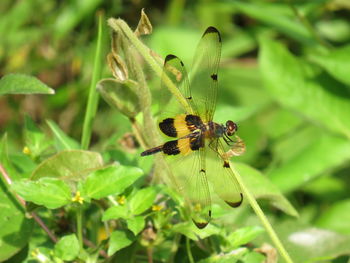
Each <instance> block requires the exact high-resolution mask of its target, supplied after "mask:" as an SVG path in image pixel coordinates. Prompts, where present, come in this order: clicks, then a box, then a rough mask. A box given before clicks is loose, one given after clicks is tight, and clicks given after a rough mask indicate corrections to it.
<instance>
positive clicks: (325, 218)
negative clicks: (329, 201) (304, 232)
mask: <svg viewBox="0 0 350 263" xmlns="http://www.w3.org/2000/svg"><path fill="white" fill-rule="evenodd" d="M349 211H350V199H346V200H343V201H340V202H337V203H335V204H334V205H332V206H331V207H330V208H329V209H327V210H326V211H324V212H323V213H322V215H321V217H320V218H319V219H318V220H317V222H316V225H317V226H319V227H321V228H326V229H330V230H333V231H336V232H338V233H341V234H350V213H349Z"/></svg>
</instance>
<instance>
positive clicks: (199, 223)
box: [192, 219, 209, 229]
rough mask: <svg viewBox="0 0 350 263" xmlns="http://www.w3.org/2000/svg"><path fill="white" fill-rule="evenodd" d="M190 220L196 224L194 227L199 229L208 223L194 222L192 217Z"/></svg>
mask: <svg viewBox="0 0 350 263" xmlns="http://www.w3.org/2000/svg"><path fill="white" fill-rule="evenodd" d="M192 221H193V223H194V224H195V225H196V227H198V228H199V229H203V228H205V227H206V226H207V225H208V224H209V222H196V221H194V220H193V219H192Z"/></svg>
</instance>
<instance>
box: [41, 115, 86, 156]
mask: <svg viewBox="0 0 350 263" xmlns="http://www.w3.org/2000/svg"><path fill="white" fill-rule="evenodd" d="M46 123H47V125H49V127H50V129H51V131H52V132H53V134H54V137H55V141H56V149H57V150H58V151H61V150H73V149H79V148H80V144H79V143H78V142H77V141H75V140H74V139H72V138H70V137H69V136H68V135H67V134H65V133H64V131H62V130H61V129H60V127H58V125H57V124H56V123H54V122H53V121H51V120H47V121H46Z"/></svg>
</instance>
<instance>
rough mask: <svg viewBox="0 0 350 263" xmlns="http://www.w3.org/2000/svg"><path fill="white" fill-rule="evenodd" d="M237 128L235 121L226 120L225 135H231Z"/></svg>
mask: <svg viewBox="0 0 350 263" xmlns="http://www.w3.org/2000/svg"><path fill="white" fill-rule="evenodd" d="M237 130H238V126H237V124H236V123H235V122H233V121H227V122H226V131H225V133H226V135H228V136H232V135H233V134H235V132H236V131H237Z"/></svg>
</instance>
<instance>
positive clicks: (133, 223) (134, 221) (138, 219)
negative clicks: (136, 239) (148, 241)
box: [126, 216, 145, 236]
mask: <svg viewBox="0 0 350 263" xmlns="http://www.w3.org/2000/svg"><path fill="white" fill-rule="evenodd" d="M126 223H127V224H128V228H129V229H130V230H131V231H132V232H133V233H134V235H135V236H136V235H137V234H138V233H140V232H141V230H142V229H143V228H144V227H145V219H144V217H143V216H135V217H132V218H129V219H127V220H126Z"/></svg>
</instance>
